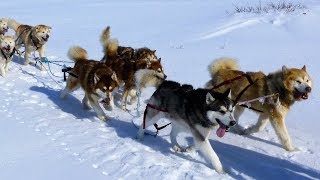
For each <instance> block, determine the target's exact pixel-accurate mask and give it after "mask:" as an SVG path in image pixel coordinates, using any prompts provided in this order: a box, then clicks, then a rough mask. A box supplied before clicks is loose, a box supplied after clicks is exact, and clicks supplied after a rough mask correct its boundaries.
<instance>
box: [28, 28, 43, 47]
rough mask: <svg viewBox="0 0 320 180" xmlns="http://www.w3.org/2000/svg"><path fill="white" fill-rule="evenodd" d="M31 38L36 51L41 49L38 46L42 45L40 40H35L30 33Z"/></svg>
mask: <svg viewBox="0 0 320 180" xmlns="http://www.w3.org/2000/svg"><path fill="white" fill-rule="evenodd" d="M29 37H30V39H31V41H32V43H33V45H34V46H35V47H36V50H38V49H39V48H40V46H38V45H39V44H40V41H39V40H35V39H34V38H33V36H32V32H30V34H29Z"/></svg>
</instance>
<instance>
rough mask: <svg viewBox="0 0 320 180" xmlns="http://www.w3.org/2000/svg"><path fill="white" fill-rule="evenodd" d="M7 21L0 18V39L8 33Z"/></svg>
mask: <svg viewBox="0 0 320 180" xmlns="http://www.w3.org/2000/svg"><path fill="white" fill-rule="evenodd" d="M8 29H9V28H8V19H6V18H1V19H0V37H2V36H4V35H5V34H6V32H8Z"/></svg>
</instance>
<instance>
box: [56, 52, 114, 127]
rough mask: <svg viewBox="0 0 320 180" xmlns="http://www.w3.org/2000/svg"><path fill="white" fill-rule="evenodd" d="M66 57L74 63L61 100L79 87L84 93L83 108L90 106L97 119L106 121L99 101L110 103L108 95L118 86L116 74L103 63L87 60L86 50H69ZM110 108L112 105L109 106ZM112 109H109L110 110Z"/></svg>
mask: <svg viewBox="0 0 320 180" xmlns="http://www.w3.org/2000/svg"><path fill="white" fill-rule="evenodd" d="M68 56H69V58H70V59H72V60H73V61H75V66H74V68H73V69H72V70H71V72H70V76H69V77H68V80H67V84H66V87H65V89H64V90H63V91H62V93H61V98H64V97H65V96H66V95H67V94H68V93H70V92H72V91H75V90H76V89H78V88H79V87H80V86H81V87H82V89H83V90H84V92H85V96H84V98H83V100H82V103H83V106H84V108H85V109H90V105H91V106H92V107H93V110H94V111H95V112H96V113H97V116H98V118H99V119H101V120H102V121H106V120H107V116H106V115H105V113H104V112H103V110H102V108H101V107H100V105H99V100H100V99H103V101H107V102H109V101H110V100H109V97H110V96H111V95H110V94H111V93H112V92H113V90H114V89H115V88H117V87H118V86H119V84H118V79H117V76H116V74H115V73H114V72H113V71H112V70H111V69H110V68H109V67H108V66H106V65H105V64H104V63H101V62H99V61H95V60H88V56H87V52H86V50H84V49H83V48H81V47H72V48H70V49H69V52H68ZM111 97H112V96H111ZM110 106H113V105H112V104H110ZM112 108H113V107H110V109H112Z"/></svg>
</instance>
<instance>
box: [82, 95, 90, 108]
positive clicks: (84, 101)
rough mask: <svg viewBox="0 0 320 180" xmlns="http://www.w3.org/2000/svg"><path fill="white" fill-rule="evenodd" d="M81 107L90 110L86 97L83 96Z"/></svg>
mask: <svg viewBox="0 0 320 180" xmlns="http://www.w3.org/2000/svg"><path fill="white" fill-rule="evenodd" d="M82 105H83V108H84V109H91V107H90V104H89V99H88V97H87V95H86V94H85V95H84V97H83V99H82Z"/></svg>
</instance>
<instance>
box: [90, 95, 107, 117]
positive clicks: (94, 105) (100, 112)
mask: <svg viewBox="0 0 320 180" xmlns="http://www.w3.org/2000/svg"><path fill="white" fill-rule="evenodd" d="M87 97H88V99H89V101H90V104H91V105H92V108H93V110H94V111H95V112H96V113H97V116H98V118H99V119H100V120H101V121H107V120H108V117H107V116H106V114H105V113H104V112H103V110H102V108H101V107H100V105H99V102H98V100H96V99H95V98H92V97H89V96H87Z"/></svg>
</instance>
